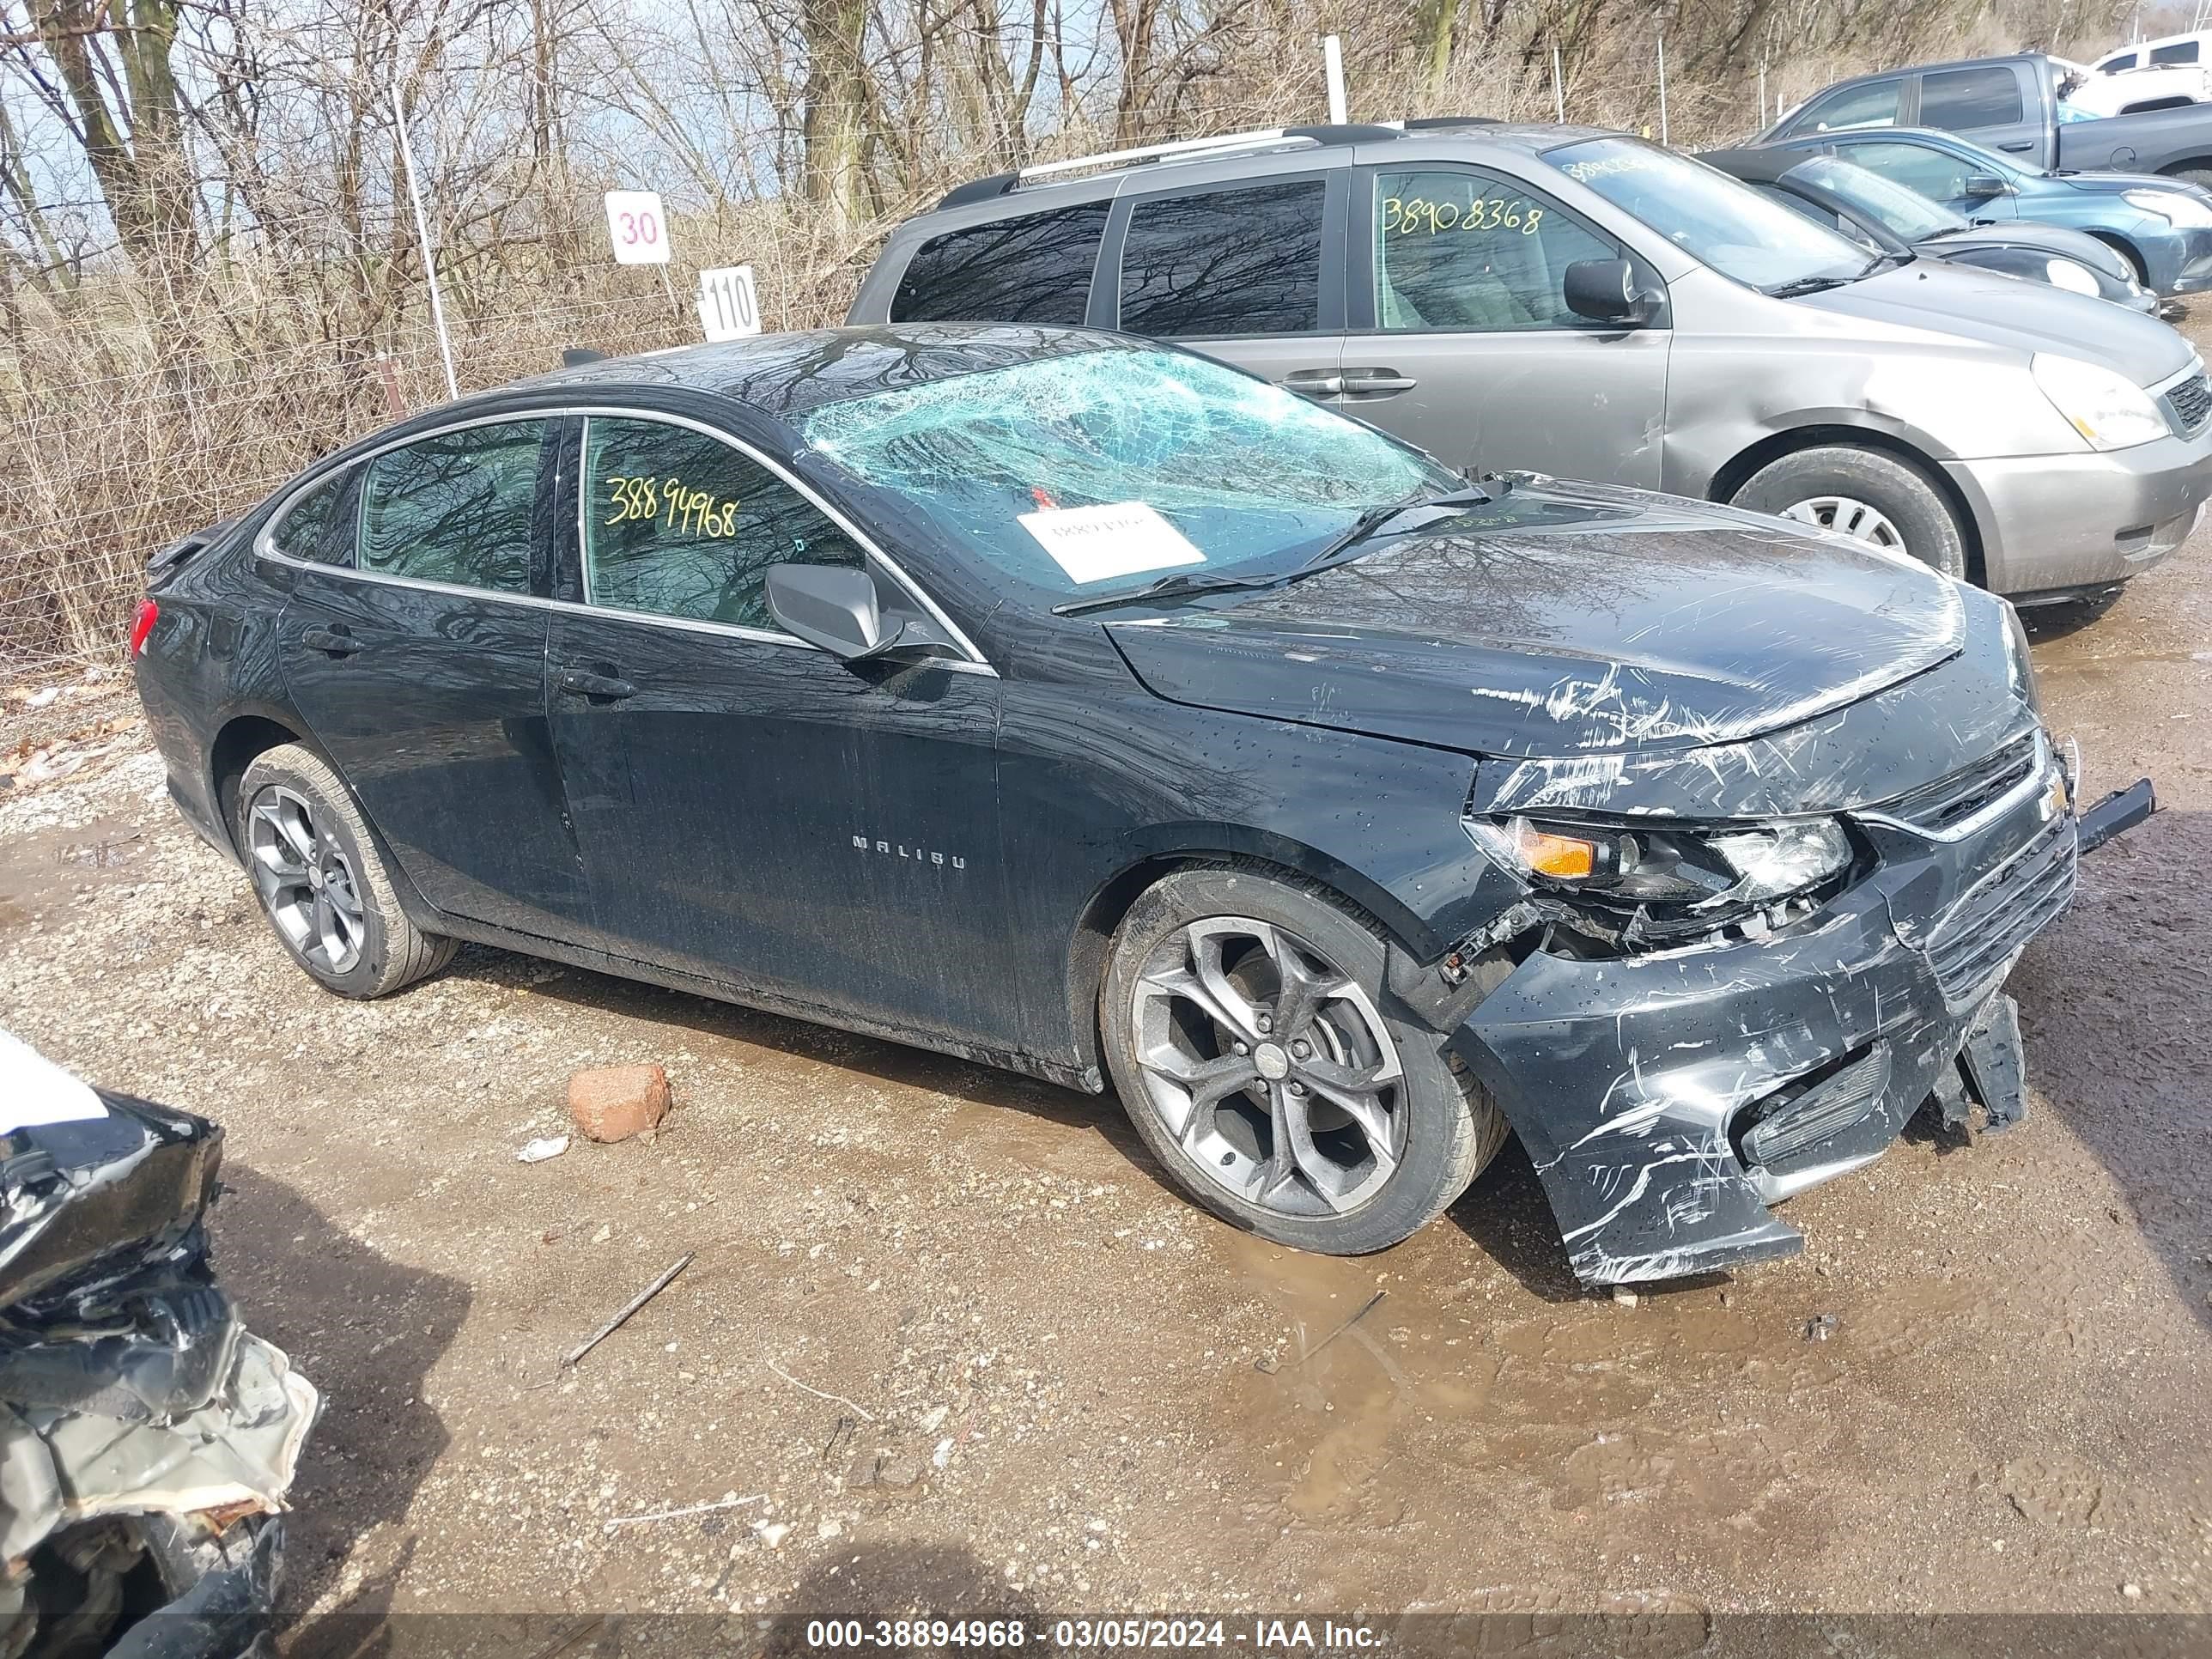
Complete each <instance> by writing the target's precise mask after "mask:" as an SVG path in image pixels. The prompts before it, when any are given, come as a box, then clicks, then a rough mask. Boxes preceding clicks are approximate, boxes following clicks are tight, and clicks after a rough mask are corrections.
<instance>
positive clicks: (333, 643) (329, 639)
mask: <svg viewBox="0 0 2212 1659" xmlns="http://www.w3.org/2000/svg"><path fill="white" fill-rule="evenodd" d="M300 643H301V644H302V645H304V646H306V647H307V649H308V650H310V651H320V652H322V653H325V654H326V655H328V656H332V657H350V656H351V655H353V653H355V652H356V651H358V650H360V649H361V641H359V640H357V639H356V638H354V636H353V635H351V634H350V633H349V632H348V631H347V630H346V629H344V628H343V627H339V628H310V629H307V631H306V632H305V633H303V634H301V635H300Z"/></svg>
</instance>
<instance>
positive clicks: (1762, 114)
mask: <svg viewBox="0 0 2212 1659" xmlns="http://www.w3.org/2000/svg"><path fill="white" fill-rule="evenodd" d="M1759 125H1760V126H1762V127H1763V126H1765V125H1766V62H1765V59H1764V58H1761V59H1760V60H1759Z"/></svg>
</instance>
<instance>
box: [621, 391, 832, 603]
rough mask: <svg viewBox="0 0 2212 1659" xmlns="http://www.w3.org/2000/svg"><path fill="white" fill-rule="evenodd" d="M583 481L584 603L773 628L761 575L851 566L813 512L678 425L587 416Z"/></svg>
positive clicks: (747, 464)
mask: <svg viewBox="0 0 2212 1659" xmlns="http://www.w3.org/2000/svg"><path fill="white" fill-rule="evenodd" d="M584 476H585V480H586V495H585V509H584V526H583V530H584V535H583V542H584V584H585V586H584V591H585V594H586V598H587V599H589V600H590V601H591V603H592V604H593V605H605V606H608V607H610V608H611V609H614V610H617V611H641V612H643V613H644V614H646V615H647V616H653V617H680V618H683V619H685V620H688V621H692V622H717V623H732V624H733V625H735V626H738V627H741V628H757V629H774V628H775V625H776V624H775V619H774V618H773V617H770V616H769V610H768V599H767V594H766V590H767V582H768V568H769V566H770V565H772V564H836V565H845V566H848V567H851V568H859V567H860V564H861V562H862V559H861V555H860V549H859V548H858V547H856V546H854V544H853V542H852V539H851V538H849V537H848V536H847V535H846V534H845V532H843V531H842V530H840V529H839V528H838V527H837V526H836V525H835V524H833V523H831V522H830V520H829V519H828V518H827V517H826V516H824V515H823V513H822V511H821V509H820V508H818V507H816V506H814V504H813V503H812V502H811V501H807V500H806V499H805V497H804V496H802V495H799V492H798V491H796V490H794V489H792V488H791V486H790V485H788V484H787V483H784V482H783V481H782V480H781V478H778V477H776V476H775V474H774V473H772V472H770V471H769V470H768V469H767V468H766V467H764V466H763V465H760V464H759V463H758V462H757V461H754V460H751V459H748V458H747V457H745V456H744V455H743V454H740V453H738V451H737V450H735V449H732V447H730V446H729V445H727V444H726V443H724V442H722V441H720V439H717V438H713V437H710V436H708V435H707V434H706V433H703V432H697V431H694V430H693V429H691V428H689V427H682V426H673V425H670V424H668V423H666V422H660V421H647V420H621V419H611V418H600V417H597V416H595V417H593V418H592V420H591V421H590V422H589V423H588V425H587V426H586V430H585V442H584Z"/></svg>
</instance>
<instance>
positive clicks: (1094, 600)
mask: <svg viewBox="0 0 2212 1659" xmlns="http://www.w3.org/2000/svg"><path fill="white" fill-rule="evenodd" d="M1280 580H1283V579H1282V578H1281V577H1280V576H1224V575H1218V574H1216V575H1202V574H1193V573H1192V572H1190V571H1188V570H1178V571H1176V573H1175V574H1172V575H1167V576H1159V577H1156V578H1155V579H1153V580H1151V581H1148V582H1146V584H1145V585H1144V586H1141V587H1127V588H1124V589H1122V590H1121V592H1118V593H1092V594H1090V595H1087V596H1086V597H1085V598H1083V599H1063V600H1061V601H1060V603H1059V604H1058V605H1054V606H1053V608H1052V614H1053V615H1054V616H1055V617H1073V616H1075V615H1077V614H1079V612H1082V611H1102V610H1103V609H1105V608H1106V607H1107V606H1108V605H1134V604H1136V603H1137V602H1138V601H1139V599H1167V598H1170V597H1171V596H1173V595H1176V594H1180V593H1214V592H1220V591H1222V590H1223V589H1225V588H1231V587H1273V586H1274V585H1275V584H1276V583H1277V582H1279V581H1280Z"/></svg>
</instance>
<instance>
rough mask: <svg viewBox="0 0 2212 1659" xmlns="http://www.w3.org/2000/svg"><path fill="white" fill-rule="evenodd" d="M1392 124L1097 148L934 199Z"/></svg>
mask: <svg viewBox="0 0 2212 1659" xmlns="http://www.w3.org/2000/svg"><path fill="white" fill-rule="evenodd" d="M1404 136H1405V133H1404V131H1403V130H1402V129H1401V128H1400V127H1398V126H1395V125H1391V126H1383V125H1369V124H1366V123H1362V122H1357V121H1352V122H1339V123H1335V124H1334V125H1322V126H1307V127H1264V128H1261V129H1258V130H1256V131H1251V132H1224V133H1217V134H1214V135H1213V136H1212V137H1206V138H1178V139H1176V140H1174V141H1173V142H1172V143H1164V144H1139V145H1137V146H1135V147H1133V148H1132V149H1109V150H1102V151H1100V152H1099V153H1098V154H1097V155H1072V156H1069V157H1068V158H1067V159H1066V160H1065V161H1040V162H1038V163H1036V165H1035V166H1033V167H1024V168H1022V169H1021V170H1020V171H1018V172H1016V173H992V174H991V175H989V176H988V177H987V178H982V179H971V180H969V182H968V183H967V184H964V185H955V186H954V187H953V188H952V189H951V190H949V191H946V192H945V196H944V198H943V199H942V200H941V201H939V203H938V204H937V205H938V206H939V207H940V208H950V207H963V206H965V205H966V204H969V203H970V202H987V201H989V200H991V199H992V198H993V197H999V196H1004V195H1006V194H1007V193H1008V192H1009V191H1012V190H1015V189H1017V188H1018V187H1019V186H1020V185H1027V184H1034V183H1036V182H1037V181H1038V180H1040V179H1049V178H1052V177H1054V176H1055V175H1056V174H1059V173H1075V172H1079V171H1081V170H1083V169H1085V168H1087V167H1139V166H1142V165H1144V164H1146V163H1148V162H1152V161H1206V160H1207V159H1209V158H1211V157H1212V156H1216V155H1237V154H1240V153H1241V152H1243V151H1245V150H1252V149H1272V148H1273V147H1274V146H1275V145H1278V144H1295V143H1304V144H1316V145H1321V144H1352V143H1363V142H1366V141H1369V140H1372V139H1378V138H1401V137H1404Z"/></svg>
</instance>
